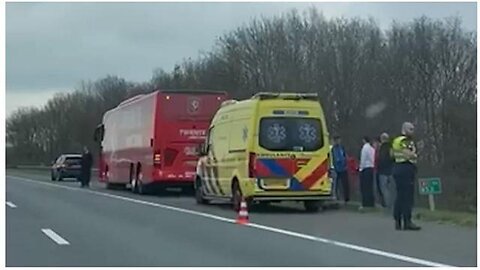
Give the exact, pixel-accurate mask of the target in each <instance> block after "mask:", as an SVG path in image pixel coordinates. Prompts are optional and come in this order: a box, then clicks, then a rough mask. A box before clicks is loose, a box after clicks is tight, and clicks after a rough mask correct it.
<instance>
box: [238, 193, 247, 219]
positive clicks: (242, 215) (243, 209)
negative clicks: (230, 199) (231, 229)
mask: <svg viewBox="0 0 480 270" xmlns="http://www.w3.org/2000/svg"><path fill="white" fill-rule="evenodd" d="M247 208H248V207H247V202H246V201H245V198H243V197H242V202H241V203H240V210H238V215H237V220H236V223H237V224H247V223H248V209H247Z"/></svg>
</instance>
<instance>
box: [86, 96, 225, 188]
mask: <svg viewBox="0 0 480 270" xmlns="http://www.w3.org/2000/svg"><path fill="white" fill-rule="evenodd" d="M226 98H227V94H226V93H225V92H216V91H200V90H198V91H197V90H195V91H194V90H189V91H180V90H172V91H164V90H161V91H156V92H153V93H151V94H146V95H139V96H135V97H133V98H131V99H128V100H125V101H124V102H122V103H120V104H119V105H118V106H117V107H116V108H113V109H112V110H110V111H107V112H106V113H105V114H104V116H103V121H102V124H101V125H99V126H98V127H97V129H96V130H95V139H96V140H97V141H100V142H101V148H100V149H101V150H100V158H99V171H100V172H99V174H100V175H99V176H100V177H99V178H100V181H101V182H105V183H106V186H107V188H113V187H126V186H127V185H128V186H129V187H130V188H131V190H132V191H133V192H135V193H140V194H143V193H147V192H149V191H150V190H151V188H152V187H169V186H176V187H187V188H191V187H193V181H194V177H195V167H196V163H197V159H198V157H197V147H198V145H199V144H200V143H202V142H203V141H204V140H205V136H206V133H207V129H208V126H209V124H210V121H211V120H212V117H213V116H214V114H215V112H216V111H217V109H218V108H219V107H220V104H221V103H222V102H223V101H224V100H225V99H226Z"/></svg>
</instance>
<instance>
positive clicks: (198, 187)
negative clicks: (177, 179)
mask: <svg viewBox="0 0 480 270" xmlns="http://www.w3.org/2000/svg"><path fill="white" fill-rule="evenodd" d="M203 195H204V193H203V188H202V179H200V177H199V176H197V177H196V178H195V200H196V201H197V204H208V203H210V201H209V200H207V199H205V198H204V197H203Z"/></svg>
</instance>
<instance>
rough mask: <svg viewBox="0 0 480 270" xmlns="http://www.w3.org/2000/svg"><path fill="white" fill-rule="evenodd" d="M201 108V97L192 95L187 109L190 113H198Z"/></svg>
mask: <svg viewBox="0 0 480 270" xmlns="http://www.w3.org/2000/svg"><path fill="white" fill-rule="evenodd" d="M199 109H200V99H198V98H197V97H191V98H189V99H188V106H187V110H188V113H189V114H196V113H198V110H199Z"/></svg>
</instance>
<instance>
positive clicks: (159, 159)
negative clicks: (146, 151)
mask: <svg viewBox="0 0 480 270" xmlns="http://www.w3.org/2000/svg"><path fill="white" fill-rule="evenodd" d="M161 162H162V155H160V154H159V153H155V154H154V155H153V164H154V165H160V163H161Z"/></svg>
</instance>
